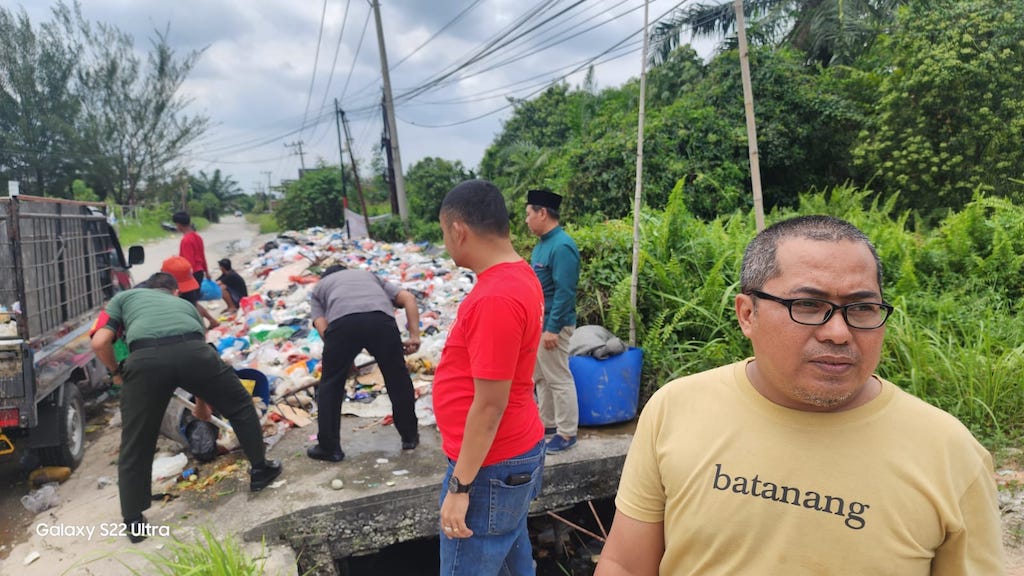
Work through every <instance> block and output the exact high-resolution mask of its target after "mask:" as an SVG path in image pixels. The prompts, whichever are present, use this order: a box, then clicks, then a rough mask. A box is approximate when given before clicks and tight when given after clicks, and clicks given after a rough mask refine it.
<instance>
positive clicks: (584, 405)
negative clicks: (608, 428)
mask: <svg viewBox="0 0 1024 576" xmlns="http://www.w3.org/2000/svg"><path fill="white" fill-rule="evenodd" d="M643 363H644V352H643V350H641V349H640V348H629V349H628V350H626V351H625V352H623V353H622V354H619V355H618V356H611V357H609V358H605V359H604V360H598V359H597V358H593V357H591V356H570V357H569V370H570V371H571V372H572V377H573V379H574V380H576V396H577V401H578V403H579V407H580V425H581V426H601V425H604V424H615V423H617V422H628V421H629V420H632V419H633V418H636V409H637V403H638V402H639V400H640V371H641V369H642V368H643Z"/></svg>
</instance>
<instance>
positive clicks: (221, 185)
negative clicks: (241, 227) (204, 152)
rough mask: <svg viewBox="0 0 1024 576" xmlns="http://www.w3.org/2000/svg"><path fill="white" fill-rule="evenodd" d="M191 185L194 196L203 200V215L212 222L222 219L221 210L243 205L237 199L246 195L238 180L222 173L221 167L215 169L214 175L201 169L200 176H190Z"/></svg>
mask: <svg viewBox="0 0 1024 576" xmlns="http://www.w3.org/2000/svg"><path fill="white" fill-rule="evenodd" d="M189 185H190V186H191V188H192V198H195V199H199V200H201V201H202V202H203V205H204V207H203V216H204V217H206V218H207V219H208V220H210V221H212V222H217V221H218V220H219V219H220V218H219V212H220V211H223V210H235V209H238V208H239V207H241V206H240V205H238V204H237V200H239V199H240V198H241V197H242V196H244V195H245V192H243V191H242V188H241V187H240V186H239V185H238V182H236V181H235V180H233V179H232V178H231V177H230V176H223V175H221V172H220V168H218V169H216V170H214V171H213V175H212V176H211V175H208V174H207V173H206V172H204V171H202V170H200V171H199V175H198V176H190V177H189Z"/></svg>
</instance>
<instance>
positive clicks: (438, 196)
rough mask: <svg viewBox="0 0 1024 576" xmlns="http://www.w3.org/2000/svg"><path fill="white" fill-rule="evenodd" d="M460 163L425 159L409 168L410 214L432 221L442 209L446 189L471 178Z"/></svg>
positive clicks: (442, 159) (407, 173)
mask: <svg viewBox="0 0 1024 576" xmlns="http://www.w3.org/2000/svg"><path fill="white" fill-rule="evenodd" d="M474 177H475V176H474V174H473V171H472V170H466V168H465V167H464V166H463V165H462V162H461V161H459V160H456V161H454V162H451V161H449V160H445V159H444V158H433V157H430V158H424V159H422V160H420V161H419V162H417V163H415V164H413V165H412V166H410V167H409V170H408V172H406V174H405V181H406V182H407V183H408V186H409V208H410V209H411V210H410V211H411V212H412V214H413V216H415V217H416V218H418V219H420V220H423V221H426V222H433V221H435V220H437V216H438V214H439V213H440V211H441V201H442V200H444V195H445V194H447V193H448V191H449V190H451V189H452V188H454V187H455V185H456V184H458V183H459V182H462V181H463V180H468V179H470V178H474Z"/></svg>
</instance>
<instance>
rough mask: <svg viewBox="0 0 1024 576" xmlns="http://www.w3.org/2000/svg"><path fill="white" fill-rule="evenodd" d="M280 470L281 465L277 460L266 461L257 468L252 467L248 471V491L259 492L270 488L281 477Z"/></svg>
mask: <svg viewBox="0 0 1024 576" xmlns="http://www.w3.org/2000/svg"><path fill="white" fill-rule="evenodd" d="M281 470H282V467H281V463H280V462H278V461H277V460H267V461H266V462H264V463H263V464H261V465H259V466H253V467H252V469H251V470H249V491H250V492H259V491H260V490H263V489H264V488H266V487H267V486H270V483H271V482H273V481H274V480H275V479H276V478H277V477H278V476H280V475H281Z"/></svg>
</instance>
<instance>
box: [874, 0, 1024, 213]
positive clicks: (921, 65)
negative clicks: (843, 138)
mask: <svg viewBox="0 0 1024 576" xmlns="http://www.w3.org/2000/svg"><path fill="white" fill-rule="evenodd" d="M1022 21H1024V0H932V1H931V2H928V3H927V6H924V5H921V6H917V5H915V6H914V7H912V8H907V9H905V10H903V11H901V13H900V18H899V22H898V26H897V28H896V30H894V32H893V33H892V35H891V36H889V37H887V38H885V39H883V40H882V41H881V42H880V43H879V46H878V47H877V52H876V58H875V65H876V68H875V69H874V70H872V71H871V72H870V75H871V76H872V77H874V78H878V79H880V82H879V83H878V84H877V91H876V93H875V106H874V109H875V113H874V114H873V115H872V116H871V117H870V120H869V124H868V126H867V127H866V128H865V130H864V131H863V132H862V133H861V137H860V143H859V145H858V146H856V147H855V149H854V162H855V164H856V166H857V168H858V170H859V171H860V173H861V176H862V178H864V179H865V180H868V179H870V180H871V181H872V186H874V187H876V188H879V189H882V190H884V191H886V192H887V193H889V194H895V193H900V198H901V206H903V207H913V208H919V209H922V210H923V211H928V210H932V211H938V212H940V213H941V212H944V211H945V210H947V209H949V208H954V209H956V208H959V207H962V206H964V205H966V204H967V203H968V202H969V201H970V200H971V198H972V196H973V194H974V193H975V191H977V190H981V191H982V192H985V193H988V194H994V195H997V196H1011V197H1013V198H1015V199H1016V200H1022V199H1024V194H1021V189H1022V186H1021V184H1020V183H1019V178H1020V174H1021V166H1024V149H1022V147H1021V142H1022V141H1024V91H1022V87H1024V84H1022V82H1021V74H1022V72H1024V29H1022V28H1021V26H1020V23H1021V22H1022ZM1015 180H1017V181H1015Z"/></svg>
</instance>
